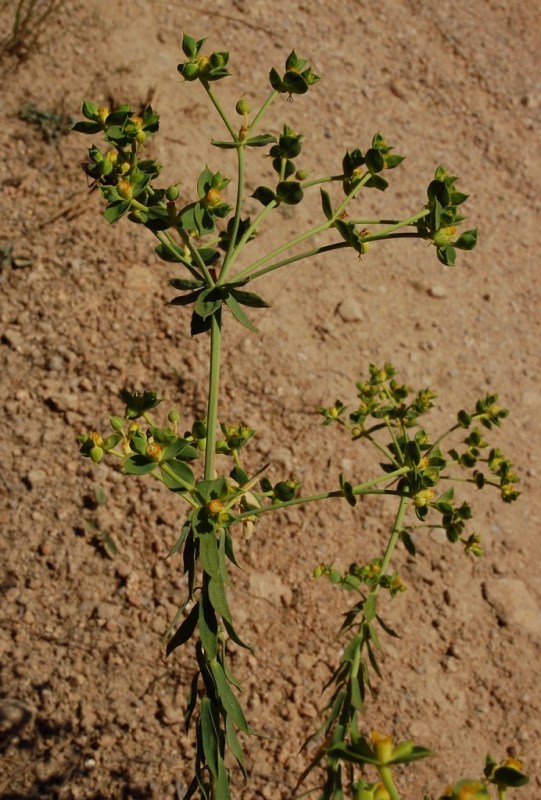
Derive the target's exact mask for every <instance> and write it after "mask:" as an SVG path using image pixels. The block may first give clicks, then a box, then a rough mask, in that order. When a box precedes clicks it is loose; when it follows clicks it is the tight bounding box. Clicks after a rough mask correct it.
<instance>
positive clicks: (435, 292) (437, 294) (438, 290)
mask: <svg viewBox="0 0 541 800" xmlns="http://www.w3.org/2000/svg"><path fill="white" fill-rule="evenodd" d="M427 294H428V296H429V297H434V298H436V299H437V300H441V298H442V297H447V289H446V288H445V286H440V285H436V286H430V287H429V289H428V291H427Z"/></svg>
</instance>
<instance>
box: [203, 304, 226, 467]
mask: <svg viewBox="0 0 541 800" xmlns="http://www.w3.org/2000/svg"><path fill="white" fill-rule="evenodd" d="M221 351H222V327H221V319H220V313H219V312H217V313H216V314H213V315H212V317H211V327H210V369H209V396H208V406H207V444H206V449H205V480H207V481H210V480H213V479H214V462H215V456H216V428H217V426H218V398H219V388H220V357H221Z"/></svg>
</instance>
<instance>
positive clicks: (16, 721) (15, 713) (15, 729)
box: [0, 697, 34, 736]
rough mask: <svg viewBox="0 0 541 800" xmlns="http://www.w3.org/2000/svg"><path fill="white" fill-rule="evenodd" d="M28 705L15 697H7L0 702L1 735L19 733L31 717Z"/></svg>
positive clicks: (32, 712)
mask: <svg viewBox="0 0 541 800" xmlns="http://www.w3.org/2000/svg"><path fill="white" fill-rule="evenodd" d="M33 716H34V711H33V709H32V708H30V706H27V705H26V704H25V703H23V702H21V701H20V700H17V699H15V698H10V697H7V698H6V699H5V700H2V702H1V703H0V732H1V733H2V735H3V736H4V735H7V734H11V735H15V734H17V733H19V731H21V730H22V729H23V728H24V727H25V726H26V725H27V724H28V723H29V722H30V720H31V719H32V717H33Z"/></svg>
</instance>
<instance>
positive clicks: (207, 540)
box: [198, 531, 221, 579]
mask: <svg viewBox="0 0 541 800" xmlns="http://www.w3.org/2000/svg"><path fill="white" fill-rule="evenodd" d="M198 540H199V558H200V559H201V566H202V567H203V569H204V570H205V572H206V573H207V575H209V577H211V578H216V579H220V578H221V575H220V557H219V555H218V542H217V541H216V536H215V535H214V531H211V532H210V533H204V534H202V535H200V536H199V537H198Z"/></svg>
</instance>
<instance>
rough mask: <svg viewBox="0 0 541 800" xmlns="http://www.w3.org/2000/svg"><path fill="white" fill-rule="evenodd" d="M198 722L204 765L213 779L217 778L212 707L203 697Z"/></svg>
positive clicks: (216, 738)
mask: <svg viewBox="0 0 541 800" xmlns="http://www.w3.org/2000/svg"><path fill="white" fill-rule="evenodd" d="M199 722H200V725H201V743H202V745H203V753H204V754H205V762H206V765H207V767H208V768H209V770H210V771H211V772H212V774H213V776H214V778H218V758H219V754H218V746H219V745H218V732H217V730H216V726H215V725H214V719H213V716H212V705H211V702H210V700H209V698H208V697H203V698H202V699H201V708H200V711H199Z"/></svg>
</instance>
